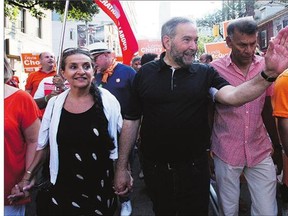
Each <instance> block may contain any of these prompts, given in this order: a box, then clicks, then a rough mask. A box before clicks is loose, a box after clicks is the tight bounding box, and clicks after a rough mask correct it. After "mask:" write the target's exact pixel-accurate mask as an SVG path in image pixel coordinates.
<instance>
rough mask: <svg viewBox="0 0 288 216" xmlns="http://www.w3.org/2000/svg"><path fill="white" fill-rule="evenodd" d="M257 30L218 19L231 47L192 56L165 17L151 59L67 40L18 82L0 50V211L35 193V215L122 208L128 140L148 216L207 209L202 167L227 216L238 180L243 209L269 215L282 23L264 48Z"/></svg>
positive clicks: (287, 46)
mask: <svg viewBox="0 0 288 216" xmlns="http://www.w3.org/2000/svg"><path fill="white" fill-rule="evenodd" d="M257 30H258V29H257V24H256V22H255V21H254V20H253V19H252V18H238V19H236V20H234V21H232V22H230V23H229V25H228V27H227V37H226V38H225V40H226V44H227V46H228V47H229V48H230V49H231V52H230V53H229V54H228V55H226V56H224V57H221V58H219V59H213V58H212V55H210V54H208V53H203V54H202V55H201V56H199V57H200V58H199V62H196V59H195V58H196V56H197V51H198V46H197V40H198V34H197V29H196V27H195V25H194V24H193V21H191V20H190V19H188V18H184V17H174V18H171V19H170V20H168V21H167V22H166V23H164V24H163V26H162V29H161V41H162V45H163V48H164V49H165V51H164V52H163V53H161V55H160V56H158V55H157V54H155V53H145V54H144V55H143V56H135V57H134V58H133V59H132V61H131V65H124V64H122V63H120V62H117V61H116V58H115V56H114V55H113V52H112V50H110V49H108V48H97V47H96V48H95V47H93V46H91V47H88V48H89V49H85V48H67V49H65V50H64V51H63V52H62V54H61V57H62V58H61V62H58V64H60V71H59V73H57V72H56V71H55V65H56V63H55V57H54V55H53V54H52V53H50V52H42V53H41V54H40V63H41V66H42V67H41V69H40V70H39V71H37V72H33V73H31V74H30V75H29V76H28V78H27V81H26V86H25V91H23V90H21V89H19V88H18V86H11V85H12V84H13V83H14V81H13V82H12V76H13V70H12V69H11V67H10V65H9V62H8V59H7V58H6V57H4V63H5V64H4V66H5V67H4V83H5V85H4V87H5V88H4V112H5V119H4V156H5V158H4V160H5V163H4V164H5V166H4V189H5V193H4V201H5V203H4V205H5V207H4V215H5V216H9V215H19V216H23V215H25V208H26V204H27V203H29V202H31V199H32V198H31V195H32V194H34V193H35V192H36V193H35V196H36V211H37V215H115V212H116V211H117V208H118V207H119V208H120V209H121V210H120V215H121V216H129V215H131V214H132V213H133V205H132V204H133V203H132V202H131V196H130V195H131V193H133V190H132V189H133V178H132V175H131V164H132V163H133V158H134V149H135V148H138V153H139V158H140V166H141V173H140V174H141V178H144V182H145V185H146V187H147V189H148V191H149V198H150V199H151V201H152V204H153V211H154V213H155V215H208V209H209V185H210V178H211V176H212V175H213V176H215V181H216V191H217V195H218V205H219V206H218V207H219V213H220V215H238V214H239V196H240V185H241V180H240V179H241V177H242V178H245V181H246V182H247V185H248V188H249V192H250V194H251V215H275V216H276V215H277V214H278V211H279V210H278V206H277V201H276V195H277V175H279V174H280V173H281V172H282V173H283V178H282V179H281V191H282V192H281V197H282V200H283V203H284V204H285V203H286V204H287V205H288V192H287V191H288V190H287V185H288V172H287V171H288V159H287V156H288V137H287V135H288V102H287V99H288V98H287V95H288V88H287V77H288V71H287V70H288V69H287V68H288V58H287V56H288V28H287V27H286V28H284V29H282V30H280V31H279V33H278V34H277V35H276V36H275V38H274V39H273V40H271V41H270V42H269V46H268V48H267V51H266V53H265V56H264V57H263V56H259V55H257V54H256V47H257V34H258V31H257ZM274 81H275V82H274ZM211 104H212V106H211ZM28 111H29V112H28ZM275 120H276V121H275ZM282 146H283V148H282ZM207 152H209V154H207ZM277 155H278V157H276V156H277ZM279 155H280V157H279ZM209 158H210V160H211V161H212V163H213V169H212V171H211V163H210V162H209V161H210V160H209ZM282 159H283V160H282ZM282 164H283V168H282ZM275 166H276V167H277V169H276V168H275ZM282 170H283V171H282ZM142 172H143V173H142ZM43 182H44V183H47V182H48V184H45V185H44V186H43Z"/></svg>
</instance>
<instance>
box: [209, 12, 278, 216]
mask: <svg viewBox="0 0 288 216" xmlns="http://www.w3.org/2000/svg"><path fill="white" fill-rule="evenodd" d="M227 35H228V36H227V37H226V43H227V45H228V47H230V48H231V53H230V54H229V55H226V56H224V57H222V58H220V59H217V60H215V61H213V62H212V63H211V65H212V66H213V67H214V68H216V69H217V71H218V72H219V74H220V75H221V76H222V77H223V78H225V79H226V80H227V81H228V82H229V83H230V84H231V85H233V86H238V85H240V84H242V83H244V82H246V81H248V80H251V79H252V78H253V77H255V76H256V75H257V74H258V73H260V72H261V71H263V70H264V68H265V60H264V58H263V57H260V56H258V55H255V54H254V53H255V49H256V45H257V23H256V22H255V21H254V20H253V19H252V18H239V19H237V20H234V21H232V22H231V23H230V24H229V26H228V27H227ZM261 75H262V76H263V78H265V74H263V72H262V74H261ZM266 80H267V81H268V82H273V81H274V80H275V79H267V77H266ZM271 95H272V86H270V87H269V88H267V89H266V91H265V92H264V93H263V94H262V95H260V96H259V97H258V98H256V99H255V100H253V101H251V102H248V103H246V104H244V105H242V106H238V107H232V106H227V105H224V104H220V103H216V106H215V115H214V124H213V131H212V138H211V139H212V147H211V150H212V152H213V158H214V165H215V175H216V183H217V189H218V198H219V202H220V214H223V215H231V216H234V215H235V216H236V215H238V207H239V195H240V175H241V174H242V173H243V174H244V176H245V178H246V180H247V183H248V187H249V191H250V194H251V201H252V205H251V215H277V202H276V183H277V182H276V171H275V166H274V163H273V160H272V158H271V154H272V152H273V147H272V143H271V139H270V137H269V135H268V133H267V130H266V128H265V126H264V124H263V120H262V116H261V113H262V110H263V107H264V103H265V99H266V98H267V97H269V99H270V96H271ZM269 103H270V100H269ZM270 104H271V103H270ZM271 117H272V116H271Z"/></svg>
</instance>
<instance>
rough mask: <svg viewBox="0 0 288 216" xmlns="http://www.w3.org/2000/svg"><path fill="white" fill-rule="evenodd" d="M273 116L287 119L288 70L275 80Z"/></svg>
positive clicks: (287, 163) (287, 167)
mask: <svg viewBox="0 0 288 216" xmlns="http://www.w3.org/2000/svg"><path fill="white" fill-rule="evenodd" d="M272 105H273V116H275V117H282V118H288V69H287V70H286V71H284V72H283V73H282V74H281V75H280V76H279V77H278V78H277V80H276V82H275V86H274V92H273V95H272ZM282 181H283V183H285V184H286V185H288V157H287V156H286V155H285V154H283V180H282Z"/></svg>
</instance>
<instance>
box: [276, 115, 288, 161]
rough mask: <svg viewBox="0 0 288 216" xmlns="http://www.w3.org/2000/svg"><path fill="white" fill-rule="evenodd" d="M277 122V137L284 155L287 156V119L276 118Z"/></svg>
mask: <svg viewBox="0 0 288 216" xmlns="http://www.w3.org/2000/svg"><path fill="white" fill-rule="evenodd" d="M277 120H278V131H279V137H280V140H281V143H282V146H283V149H284V151H285V154H286V155H287V156H288V118H278V119H277Z"/></svg>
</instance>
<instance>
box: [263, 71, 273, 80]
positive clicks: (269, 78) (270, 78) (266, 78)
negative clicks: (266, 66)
mask: <svg viewBox="0 0 288 216" xmlns="http://www.w3.org/2000/svg"><path fill="white" fill-rule="evenodd" d="M261 76H262V77H263V78H264V79H265V80H266V81H268V82H274V81H275V80H276V79H277V77H268V76H267V75H266V74H265V73H264V71H262V72H261Z"/></svg>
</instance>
